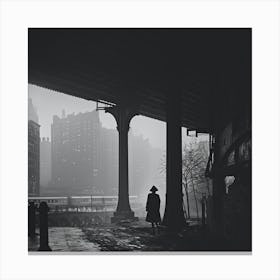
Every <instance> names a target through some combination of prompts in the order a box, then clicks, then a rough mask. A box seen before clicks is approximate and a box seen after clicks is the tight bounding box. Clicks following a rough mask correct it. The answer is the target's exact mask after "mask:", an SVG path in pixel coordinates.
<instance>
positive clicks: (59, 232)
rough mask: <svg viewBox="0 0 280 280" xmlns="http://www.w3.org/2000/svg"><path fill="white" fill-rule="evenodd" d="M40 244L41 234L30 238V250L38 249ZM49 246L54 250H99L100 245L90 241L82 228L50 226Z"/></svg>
mask: <svg viewBox="0 0 280 280" xmlns="http://www.w3.org/2000/svg"><path fill="white" fill-rule="evenodd" d="M39 245H40V241H39V235H38V234H37V235H36V237H35V238H34V239H31V238H28V251H37V250H38V248H39ZM49 246H50V248H51V249H52V251H54V252H97V251H100V248H99V246H98V245H96V244H95V243H93V242H89V241H88V240H87V239H86V237H85V234H84V233H83V232H82V230H81V229H80V228H75V227H50V228H49Z"/></svg>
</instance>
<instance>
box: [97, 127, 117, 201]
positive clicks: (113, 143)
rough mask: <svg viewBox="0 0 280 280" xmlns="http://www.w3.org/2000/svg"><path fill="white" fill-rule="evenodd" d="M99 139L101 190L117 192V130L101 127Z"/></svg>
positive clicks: (105, 192)
mask: <svg viewBox="0 0 280 280" xmlns="http://www.w3.org/2000/svg"><path fill="white" fill-rule="evenodd" d="M100 132H101V141H100V154H101V157H100V181H101V182H102V192H103V193H104V194H108V195H117V194H118V176H119V175H118V174H119V173H118V171H119V169H118V166H119V149H118V131H117V130H116V129H108V128H104V127H102V128H101V130H100Z"/></svg>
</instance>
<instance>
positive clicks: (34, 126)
mask: <svg viewBox="0 0 280 280" xmlns="http://www.w3.org/2000/svg"><path fill="white" fill-rule="evenodd" d="M38 121H39V118H38V115H37V112H36V110H35V108H34V106H33V104H32V100H31V99H28V195H29V196H35V195H39V194H40V125H39V124H38Z"/></svg>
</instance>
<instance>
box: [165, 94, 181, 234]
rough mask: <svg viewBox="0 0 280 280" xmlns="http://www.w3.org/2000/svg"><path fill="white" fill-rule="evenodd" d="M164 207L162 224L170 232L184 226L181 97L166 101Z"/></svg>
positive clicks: (173, 95)
mask: <svg viewBox="0 0 280 280" xmlns="http://www.w3.org/2000/svg"><path fill="white" fill-rule="evenodd" d="M166 137H167V139H166V140H167V141H166V144H167V152H166V161H167V162H166V205H165V213H164V218H163V224H164V225H166V226H167V227H168V228H170V229H171V230H172V229H174V230H179V229H181V228H182V227H183V226H184V225H185V218H184V212H183V193H182V127H181V95H180V94H179V93H178V92H175V93H174V94H172V95H169V96H168V99H167V133H166Z"/></svg>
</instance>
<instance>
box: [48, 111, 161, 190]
mask: <svg viewBox="0 0 280 280" xmlns="http://www.w3.org/2000/svg"><path fill="white" fill-rule="evenodd" d="M130 133H131V134H130V135H129V193H130V195H139V194H140V193H141V192H146V191H147V190H148V189H149V188H150V184H152V183H153V182H154V183H155V184H157V183H158V182H159V180H158V179H156V180H155V179H153V176H155V173H158V163H159V159H158V158H157V159H154V158H153V156H154V155H156V156H157V157H160V156H161V154H160V155H159V152H158V151H157V149H153V148H152V147H151V146H150V143H149V141H148V140H145V139H143V137H142V136H135V135H133V133H132V132H130ZM118 166H119V148H118V131H117V130H116V129H108V128H104V127H102V125H101V122H100V120H99V114H98V112H96V111H92V112H87V113H79V114H76V115H75V114H71V115H67V116H66V115H65V112H63V113H62V117H61V118H60V117H58V116H54V117H53V123H52V127H51V178H52V179H51V186H50V187H48V192H49V194H53V195H55V194H56V195H117V194H118V171H119V169H118ZM156 176H157V175H156Z"/></svg>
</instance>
